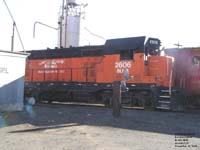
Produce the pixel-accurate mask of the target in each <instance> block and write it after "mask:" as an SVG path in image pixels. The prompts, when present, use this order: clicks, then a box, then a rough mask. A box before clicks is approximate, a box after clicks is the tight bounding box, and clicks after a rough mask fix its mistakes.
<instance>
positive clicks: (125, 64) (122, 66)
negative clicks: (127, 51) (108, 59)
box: [115, 61, 132, 74]
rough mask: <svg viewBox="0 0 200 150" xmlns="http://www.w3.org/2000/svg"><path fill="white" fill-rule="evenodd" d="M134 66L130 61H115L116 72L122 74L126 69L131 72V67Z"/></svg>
mask: <svg viewBox="0 0 200 150" xmlns="http://www.w3.org/2000/svg"><path fill="white" fill-rule="evenodd" d="M131 67H132V64H131V62H130V61H120V62H115V68H116V72H117V73H118V74H121V73H123V72H124V70H127V71H128V72H129V69H130V68H131Z"/></svg>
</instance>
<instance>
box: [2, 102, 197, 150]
mask: <svg viewBox="0 0 200 150" xmlns="http://www.w3.org/2000/svg"><path fill="white" fill-rule="evenodd" d="M164 149H166V150H200V112H199V111H197V112H187V113H175V112H158V111H144V110H129V109H123V110H122V112H121V117H120V118H113V116H112V110H111V109H109V108H104V107H92V106H74V105H47V104H37V105H35V106H34V107H33V108H31V107H26V109H25V110H24V111H23V112H14V113H0V150H164Z"/></svg>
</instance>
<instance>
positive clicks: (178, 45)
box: [174, 42, 183, 48]
mask: <svg viewBox="0 0 200 150" xmlns="http://www.w3.org/2000/svg"><path fill="white" fill-rule="evenodd" d="M174 45H175V46H177V47H178V48H180V47H182V46H183V45H180V44H179V42H178V43H177V44H174Z"/></svg>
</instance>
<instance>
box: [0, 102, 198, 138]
mask: <svg viewBox="0 0 200 150" xmlns="http://www.w3.org/2000/svg"><path fill="white" fill-rule="evenodd" d="M30 110H31V112H28V111H27V110H25V111H23V112H16V113H3V114H1V117H0V124H1V125H0V127H5V126H12V125H19V124H24V123H29V124H32V125H34V126H35V128H34V129H27V130H17V131H12V132H10V133H20V132H35V131H43V130H46V129H48V130H50V129H55V128H62V127H70V126H80V125H89V126H99V127H101V126H104V127H108V128H109V127H112V128H122V129H128V130H138V131H145V132H155V133H163V134H171V135H175V134H186V135H188V134H189V135H193V136H194V137H198V138H200V113H199V112H193V113H175V112H158V111H144V110H127V109H122V112H121V117H120V118H114V117H113V116H112V109H109V108H104V107H92V106H74V105H48V104H37V105H36V106H34V107H33V108H31V109H30ZM1 120H4V121H1Z"/></svg>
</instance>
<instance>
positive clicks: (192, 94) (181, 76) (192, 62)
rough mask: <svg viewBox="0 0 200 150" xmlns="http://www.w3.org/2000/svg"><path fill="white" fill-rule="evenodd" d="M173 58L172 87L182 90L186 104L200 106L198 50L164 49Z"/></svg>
mask: <svg viewBox="0 0 200 150" xmlns="http://www.w3.org/2000/svg"><path fill="white" fill-rule="evenodd" d="M165 54H167V55H168V56H172V57H174V67H173V79H174V86H175V87H178V88H181V89H184V91H185V92H186V95H187V98H188V102H189V101H192V102H196V104H200V48H178V49H166V50H165Z"/></svg>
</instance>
